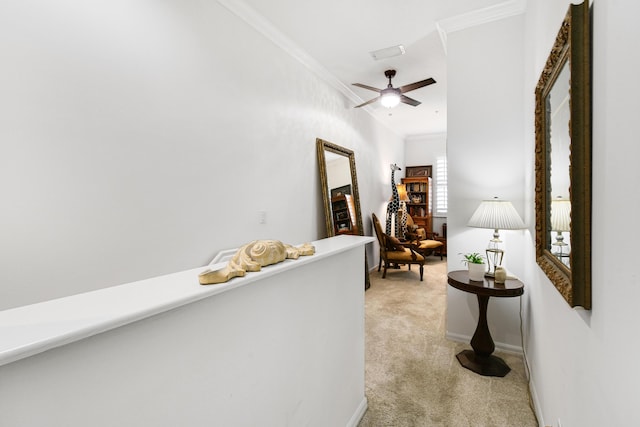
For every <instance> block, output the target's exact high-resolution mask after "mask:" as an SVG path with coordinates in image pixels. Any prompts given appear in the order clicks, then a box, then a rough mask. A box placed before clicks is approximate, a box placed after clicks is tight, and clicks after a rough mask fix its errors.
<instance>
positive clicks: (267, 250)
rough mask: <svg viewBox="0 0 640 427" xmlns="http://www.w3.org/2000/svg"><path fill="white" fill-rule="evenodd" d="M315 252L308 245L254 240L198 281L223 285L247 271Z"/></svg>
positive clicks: (201, 274) (205, 273)
mask: <svg viewBox="0 0 640 427" xmlns="http://www.w3.org/2000/svg"><path fill="white" fill-rule="evenodd" d="M315 252H316V248H315V247H314V246H313V245H312V244H310V243H305V244H304V245H301V246H298V247H294V246H291V245H287V244H284V243H282V242H281V241H279V240H254V241H252V242H250V243H247V244H246V245H244V246H243V247H241V248H240V249H238V251H237V252H236V253H235V255H234V256H233V258H231V259H230V260H229V262H228V263H227V265H226V266H225V267H223V268H221V269H218V270H211V269H209V270H205V271H203V272H202V273H200V275H199V276H198V279H199V280H200V284H201V285H213V284H217V283H224V282H228V281H229V280H230V279H232V278H234V277H242V276H244V275H245V273H246V272H247V271H260V269H261V268H262V267H265V266H267V265H271V264H277V263H279V262H282V261H284V260H285V259H298V258H299V257H301V256H308V255H313V254H314V253H315Z"/></svg>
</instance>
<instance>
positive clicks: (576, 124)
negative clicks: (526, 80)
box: [535, 1, 591, 309]
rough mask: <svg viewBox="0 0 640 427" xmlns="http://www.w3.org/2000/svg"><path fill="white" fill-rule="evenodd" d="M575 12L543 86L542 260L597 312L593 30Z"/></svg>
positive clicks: (580, 11)
mask: <svg viewBox="0 0 640 427" xmlns="http://www.w3.org/2000/svg"><path fill="white" fill-rule="evenodd" d="M590 19H591V18H590V14H589V4H588V2H587V1H585V2H584V3H582V4H580V5H570V6H569V11H568V12H567V15H566V17H565V19H564V21H563V23H562V26H561V28H560V31H559V32H558V36H557V37H556V41H555V44H554V46H553V49H552V50H551V53H550V54H549V58H548V59H547V62H546V64H545V67H544V70H543V72H542V75H541V76H540V79H539V81H538V84H537V86H536V111H535V131H536V153H535V154H536V260H537V262H538V264H539V265H540V267H541V268H542V270H544V272H545V273H546V275H547V276H548V277H549V279H550V280H551V282H552V283H553V284H554V286H555V287H556V288H557V289H558V291H559V292H560V294H562V296H563V297H564V298H565V300H566V301H567V302H568V303H569V305H571V306H572V307H575V306H582V307H584V308H586V309H591V26H590Z"/></svg>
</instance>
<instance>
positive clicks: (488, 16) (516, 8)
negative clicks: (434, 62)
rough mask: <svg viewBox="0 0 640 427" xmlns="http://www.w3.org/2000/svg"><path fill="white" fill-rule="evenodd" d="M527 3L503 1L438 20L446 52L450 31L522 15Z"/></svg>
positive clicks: (437, 27) (437, 25) (439, 32)
mask: <svg viewBox="0 0 640 427" xmlns="http://www.w3.org/2000/svg"><path fill="white" fill-rule="evenodd" d="M526 5H527V2H526V0H507V1H505V2H503V3H499V4H496V5H493V6H489V7H485V8H483V9H478V10H474V11H472V12H467V13H463V14H462V15H457V16H452V17H451V18H445V19H442V20H440V21H438V22H436V29H437V30H438V34H439V35H440V41H441V42H442V47H443V48H444V52H445V54H446V53H447V35H448V34H449V33H453V32H455V31H460V30H464V29H466V28H471V27H475V26H478V25H482V24H486V23H489V22H493V21H498V20H500V19H505V18H509V17H510V16H515V15H520V14H522V13H524V11H525V9H526Z"/></svg>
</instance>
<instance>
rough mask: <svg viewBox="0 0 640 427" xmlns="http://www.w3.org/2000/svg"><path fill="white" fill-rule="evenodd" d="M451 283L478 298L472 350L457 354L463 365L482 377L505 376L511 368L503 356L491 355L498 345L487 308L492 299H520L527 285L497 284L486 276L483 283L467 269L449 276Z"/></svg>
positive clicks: (508, 281)
mask: <svg viewBox="0 0 640 427" xmlns="http://www.w3.org/2000/svg"><path fill="white" fill-rule="evenodd" d="M448 276H449V284H450V285H451V286H453V287H454V288H456V289H459V290H461V291H464V292H470V293H472V294H476V296H477V297H478V308H479V309H480V313H479V316H478V326H476V332H475V333H474V334H473V338H471V347H472V348H473V351H472V350H463V351H461V352H460V353H458V354H457V355H456V358H457V359H458V361H459V362H460V364H461V365H462V366H464V367H465V368H467V369H470V370H472V371H473V372H476V373H478V374H480V375H485V376H492V377H504V376H505V375H507V374H508V373H509V371H511V368H510V367H509V366H508V365H507V364H506V362H505V361H504V360H502V359H501V358H500V357H497V356H493V355H492V354H491V353H493V351H494V350H495V348H496V346H495V344H494V343H493V339H492V338H491V333H490V332H489V325H488V324H487V306H488V304H489V297H498V298H505V297H518V296H520V295H522V294H523V293H524V284H523V283H522V282H521V281H520V280H517V279H507V280H506V282H505V283H502V284H498V283H495V282H494V280H493V277H485V278H484V280H482V281H475V280H469V273H468V272H467V270H457V271H452V272H450V273H449V275H448Z"/></svg>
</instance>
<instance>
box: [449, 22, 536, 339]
mask: <svg viewBox="0 0 640 427" xmlns="http://www.w3.org/2000/svg"><path fill="white" fill-rule="evenodd" d="M523 22H524V20H523V18H522V16H515V17H510V18H507V19H503V20H500V21H496V22H492V23H489V24H483V25H480V26H476V27H472V28H468V29H464V30H461V31H457V32H453V33H450V34H449V35H448V45H447V52H448V54H447V70H448V72H447V81H448V99H447V105H448V107H447V109H448V113H447V117H448V125H447V126H448V132H447V160H448V163H449V164H448V172H449V176H448V192H449V213H448V218H447V227H448V237H447V246H448V248H447V252H448V254H449V257H448V269H449V271H451V270H460V269H464V268H465V267H464V265H463V264H461V263H460V259H461V257H460V256H459V255H458V254H459V253H466V252H480V253H484V250H485V248H486V247H487V246H488V244H489V239H491V237H492V235H493V231H492V230H486V229H475V228H469V227H467V222H468V221H469V218H471V215H472V214H473V212H474V211H475V209H476V208H477V207H478V205H479V204H480V202H481V201H482V200H485V199H491V198H493V197H494V196H498V197H500V198H501V199H505V200H510V201H512V203H513V204H514V206H515V207H516V209H517V210H518V212H519V213H520V214H521V215H523V205H524V200H525V198H524V194H523V186H524V180H525V171H524V169H523V167H522V165H523V163H524V147H525V145H524V141H523V111H524V106H523V91H522V87H523V75H522V70H523V52H522V45H523V38H522V35H521V33H522V31H521V28H522V25H523ZM524 234H525V232H524V231H501V233H500V236H501V239H502V240H503V242H504V243H503V245H504V246H503V247H504V249H505V251H506V255H505V265H506V267H507V269H508V270H510V271H511V272H513V273H514V274H516V275H518V276H520V275H521V274H522V271H523V267H522V266H523V262H524V260H523V256H522V246H523V244H522V238H523V235H524ZM526 292H527V290H525V293H526ZM477 316H478V302H477V299H476V296H475V295H472V294H469V293H465V292H462V291H459V290H457V289H454V288H451V287H449V288H448V291H447V335H448V336H449V337H450V338H454V339H461V340H465V341H467V342H468V340H469V338H470V337H471V336H472V335H473V333H474V331H475V327H476V323H477ZM488 320H489V325H490V328H491V334H492V336H493V339H494V341H495V342H496V345H497V346H499V347H503V348H508V349H512V350H517V349H519V348H521V339H520V328H519V300H518V298H492V299H491V300H490V301H489V309H488Z"/></svg>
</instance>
